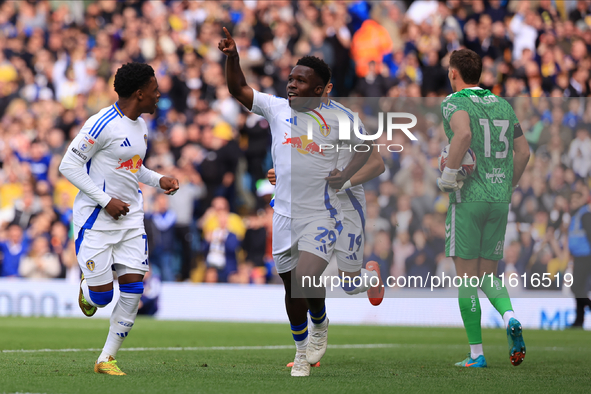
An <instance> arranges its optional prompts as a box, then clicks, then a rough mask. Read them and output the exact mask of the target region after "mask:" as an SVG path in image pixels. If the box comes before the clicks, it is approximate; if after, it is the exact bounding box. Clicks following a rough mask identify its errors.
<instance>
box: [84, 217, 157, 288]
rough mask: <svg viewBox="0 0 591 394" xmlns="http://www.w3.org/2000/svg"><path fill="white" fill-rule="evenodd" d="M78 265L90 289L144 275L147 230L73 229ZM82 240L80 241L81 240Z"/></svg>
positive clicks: (146, 266) (146, 256) (145, 270)
mask: <svg viewBox="0 0 591 394" xmlns="http://www.w3.org/2000/svg"><path fill="white" fill-rule="evenodd" d="M74 231H75V233H74V234H75V235H76V237H77V238H76V244H77V254H76V257H77V259H78V265H79V266H80V269H81V270H82V273H83V274H84V277H85V278H86V281H87V283H88V285H89V286H101V285H106V284H107V283H111V282H113V268H114V269H115V271H116V272H117V275H119V276H121V275H125V274H131V273H137V274H142V275H143V274H144V273H146V272H147V271H148V270H149V266H148V237H147V236H146V231H145V230H144V228H143V227H142V228H133V229H128V230H114V231H97V230H92V229H90V230H88V229H86V230H84V232H83V234H81V235H80V228H79V227H78V226H74ZM80 238H81V239H80Z"/></svg>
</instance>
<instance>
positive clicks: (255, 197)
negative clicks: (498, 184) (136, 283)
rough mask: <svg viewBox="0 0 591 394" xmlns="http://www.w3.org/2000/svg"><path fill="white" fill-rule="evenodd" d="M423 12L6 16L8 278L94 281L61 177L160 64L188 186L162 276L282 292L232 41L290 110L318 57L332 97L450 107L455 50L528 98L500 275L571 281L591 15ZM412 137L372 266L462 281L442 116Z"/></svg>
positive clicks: (259, 135) (517, 5)
mask: <svg viewBox="0 0 591 394" xmlns="http://www.w3.org/2000/svg"><path fill="white" fill-rule="evenodd" d="M410 3H411V2H404V1H380V2H369V1H346V2H345V1H286V0H284V1H273V2H270V1H128V2H120V1H100V2H93V3H87V2H82V1H68V2H60V1H51V2H50V1H36V2H33V1H19V2H15V1H2V2H0V248H1V249H0V250H1V254H2V257H1V258H0V276H5V277H6V276H8V277H10V276H21V277H28V278H55V277H62V278H63V277H65V278H68V279H71V280H73V281H76V282H77V281H78V280H79V270H78V267H77V263H76V256H75V253H74V242H73V234H72V230H71V219H72V205H73V201H74V197H75V195H76V193H77V190H76V188H75V187H74V186H72V185H71V184H70V183H69V182H68V181H67V180H66V179H65V178H64V177H63V176H62V175H61V174H59V171H58V170H57V166H58V163H59V162H60V159H61V156H62V155H63V153H64V151H65V149H66V148H67V146H68V143H69V141H70V140H71V139H72V138H73V137H74V136H75V135H76V134H77V133H78V132H79V130H80V128H81V127H82V125H83V124H84V122H85V121H86V119H87V118H88V117H89V116H91V115H93V114H95V113H96V112H98V111H99V110H100V109H101V108H104V107H106V106H108V105H111V104H112V103H113V102H115V101H116V98H117V96H116V94H115V92H114V91H113V88H112V86H113V76H114V74H115V71H116V70H117V68H118V67H119V66H120V65H121V64H123V63H126V62H130V61H138V62H147V63H149V64H151V65H152V66H153V67H154V69H155V71H156V76H157V78H158V83H159V86H160V92H161V94H162V96H161V98H160V101H159V104H158V110H157V112H156V113H155V115H153V116H146V117H145V119H146V121H147V122H148V125H149V128H150V135H149V151H148V155H147V157H146V160H145V165H146V166H147V167H148V168H151V169H153V170H156V171H159V172H161V173H165V174H169V175H173V176H175V177H177V178H178V179H179V181H180V184H181V187H180V190H179V192H178V193H177V194H176V195H174V196H171V197H168V196H165V195H164V194H162V193H159V192H158V191H156V190H154V189H151V188H145V189H144V190H143V193H144V199H145V211H146V230H147V232H148V236H149V245H150V261H151V265H152V267H153V269H154V271H155V272H156V273H157V274H158V275H159V276H160V277H161V278H162V280H164V281H173V280H192V281H207V282H235V283H271V282H275V281H276V280H277V278H276V275H274V273H273V269H272V267H273V264H272V257H271V252H270V251H271V246H270V242H271V239H270V236H271V231H270V230H271V216H272V208H271V207H270V206H269V201H270V198H271V195H272V193H273V188H272V186H271V185H270V184H269V183H268V181H267V180H266V171H267V170H268V169H269V168H270V167H271V165H272V163H271V159H270V154H269V147H270V134H269V127H268V123H267V122H266V121H265V120H264V119H263V118H261V117H259V116H257V115H254V114H250V113H249V112H248V111H246V109H245V108H243V107H242V106H241V105H240V104H238V103H237V102H236V101H235V100H234V99H233V98H232V97H231V96H230V94H229V92H228V88H227V87H226V85H225V79H224V60H225V57H224V56H223V54H222V53H221V52H220V51H219V50H218V49H217V44H218V42H219V40H220V39H221V38H222V26H225V27H227V28H228V29H229V31H231V32H232V34H233V36H234V38H235V40H236V43H237V45H238V50H239V53H240V61H241V66H242V67H243V69H244V71H245V74H246V77H247V80H248V83H249V84H250V85H251V86H253V87H255V88H256V89H258V90H260V91H263V92H266V93H270V94H274V95H277V96H281V97H285V94H286V93H285V86H286V83H287V76H288V75H289V72H290V70H291V67H292V66H293V65H294V64H295V62H296V60H297V59H298V58H299V57H301V56H303V55H308V54H311V55H315V56H318V57H321V58H323V59H324V60H325V61H326V62H327V63H328V64H329V66H330V67H331V68H332V72H333V78H332V82H333V84H334V88H333V91H332V96H334V97H351V96H358V97H368V98H370V97H375V98H379V97H386V98H391V99H390V100H392V101H391V102H396V100H404V98H408V97H416V98H419V97H425V99H423V100H424V101H422V103H424V104H425V105H426V106H428V105H429V103H430V102H429V101H428V100H429V99H431V100H437V97H445V95H447V94H449V93H451V88H450V86H449V83H448V81H447V61H448V58H449V54H450V53H451V52H452V51H453V50H455V49H458V48H461V47H467V48H469V49H472V50H474V51H476V52H477V53H478V54H480V55H481V56H482V57H483V65H484V69H483V73H482V79H481V86H482V87H484V88H487V89H490V90H491V91H492V92H493V93H495V94H497V95H499V96H501V97H507V98H514V100H515V101H514V107H515V108H516V113H517V115H518V117H519V119H520V121H521V123H522V127H523V130H524V133H525V135H526V137H527V140H528V141H529V143H530V146H531V149H532V152H533V154H532V158H531V160H530V163H529V165H528V168H527V170H526V172H525V174H524V176H523V179H522V181H521V182H520V185H519V187H518V188H517V189H516V191H515V193H514V194H513V200H512V204H511V213H510V218H509V222H510V223H509V230H508V232H507V240H506V242H505V258H504V260H503V261H504V264H501V267H500V269H501V270H503V271H505V272H517V273H523V272H530V273H533V272H549V273H556V272H564V271H565V270H566V269H568V263H569V255H568V247H567V242H566V238H567V229H568V223H569V221H570V214H571V212H570V209H569V204H570V198H571V194H572V192H573V191H578V192H580V193H583V197H584V198H585V199H587V200H588V199H589V185H590V179H591V138H590V130H591V100H588V99H586V98H587V97H589V96H590V94H591V86H590V83H589V80H590V78H589V73H590V72H591V56H590V51H591V1H589V0H584V1H570V2H569V1H560V2H554V1H550V0H541V1H538V2H534V1H531V2H530V1H509V2H507V1H500V0H489V1H478V0H476V1H461V0H448V1H416V2H414V3H412V4H410ZM557 3H558V5H557ZM435 102H436V101H435ZM439 102H440V101H439ZM431 103H433V101H431ZM367 118H368V119H367V121H368V122H370V123H371V119H370V116H368V117H367ZM413 132H416V134H417V136H419V141H418V142H416V143H412V144H411V142H410V141H409V140H408V139H404V138H406V137H404V136H402V137H400V136H395V138H402V139H399V140H396V141H393V142H394V143H397V142H399V143H401V144H402V145H403V146H404V150H403V151H402V152H400V153H390V152H388V151H387V150H382V151H381V154H382V157H383V159H384V162H385V163H386V171H385V173H384V174H382V175H381V176H380V177H379V178H378V179H375V180H374V181H372V182H369V183H368V184H367V185H366V195H367V222H366V240H367V241H366V256H367V260H375V261H378V262H379V263H380V265H381V267H382V274H383V275H395V276H400V275H421V276H426V275H427V273H431V274H434V273H436V272H439V271H442V270H444V271H446V272H451V271H452V270H453V268H452V267H453V264H452V262H451V260H450V259H447V258H445V253H444V240H445V225H444V222H445V213H446V210H447V196H445V195H444V194H442V193H440V192H439V190H438V189H437V187H436V185H435V179H436V177H437V176H438V172H437V171H438V170H437V157H438V156H439V152H440V151H441V148H442V147H443V146H445V145H446V144H447V141H446V138H445V135H444V134H443V131H442V124H441V115H440V113H439V109H438V106H436V110H434V111H433V112H432V114H431V115H430V116H425V117H424V119H422V120H421V122H420V125H419V127H417V128H415V129H413Z"/></svg>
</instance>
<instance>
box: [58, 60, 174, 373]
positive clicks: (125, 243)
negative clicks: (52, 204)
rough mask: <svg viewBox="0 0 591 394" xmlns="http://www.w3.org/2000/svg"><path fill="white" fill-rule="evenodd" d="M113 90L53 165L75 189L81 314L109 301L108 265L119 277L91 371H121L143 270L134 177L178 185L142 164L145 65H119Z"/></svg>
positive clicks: (154, 98)
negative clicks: (106, 328) (109, 100)
mask: <svg viewBox="0 0 591 394" xmlns="http://www.w3.org/2000/svg"><path fill="white" fill-rule="evenodd" d="M115 91H116V92H117V94H118V96H119V100H118V101H117V102H116V103H115V104H113V105H112V106H110V107H107V108H104V109H102V110H101V111H99V113H98V114H96V115H93V116H91V117H90V118H89V119H88V120H87V121H86V123H85V124H84V126H83V127H82V129H81V130H80V133H79V134H78V135H77V136H76V138H74V140H73V141H72V143H71V144H70V146H69V147H68V150H67V151H66V154H65V155H64V158H63V159H62V162H61V164H60V167H59V169H60V172H61V173H62V174H63V175H64V176H65V177H66V178H67V179H68V180H69V181H70V182H72V184H73V185H74V186H76V187H77V188H78V189H79V190H80V191H79V193H78V194H77V195H76V199H75V201H74V228H75V236H76V241H75V245H76V256H77V260H78V264H79V265H80V268H81V270H82V273H83V279H82V281H81V282H80V294H79V296H78V304H79V306H80V309H81V310H82V313H84V315H86V316H88V317H90V316H92V315H94V314H95V313H96V310H97V308H103V307H105V306H106V305H107V304H109V303H110V302H111V301H112V299H113V273H112V268H111V267H112V266H113V267H114V268H115V271H116V272H117V275H118V281H119V290H120V296H119V300H118V301H117V304H116V305H115V308H114V309H113V313H112V315H111V323H110V328H109V334H108V336H107V341H106V343H105V346H104V347H103V351H102V353H101V354H100V356H99V358H98V360H97V362H96V363H95V366H94V371H95V372H98V373H104V374H108V375H125V373H123V372H122V371H121V370H120V369H119V367H118V366H117V361H115V357H116V355H117V351H118V350H119V348H120V347H121V344H122V343H123V340H124V339H125V337H127V335H128V334H129V331H130V330H131V328H132V327H133V325H134V322H135V317H136V315H137V310H138V304H139V301H140V298H141V296H142V293H143V289H144V285H143V282H142V280H143V277H144V274H145V273H146V272H147V271H148V239H147V236H146V231H145V230H144V211H143V198H142V194H141V191H140V189H139V182H142V183H145V184H147V185H150V186H153V187H159V188H161V189H163V190H165V192H164V193H166V194H173V193H175V192H176V190H178V188H179V183H178V180H176V179H174V178H171V177H165V176H162V175H160V174H158V173H156V172H154V171H151V170H148V169H147V168H146V167H144V165H143V164H142V163H143V161H144V157H145V155H146V148H147V144H148V128H147V127H146V123H145V121H144V120H143V119H142V118H141V117H140V115H141V114H143V113H150V114H153V113H154V111H155V109H156V104H157V103H158V98H159V97H160V93H159V92H158V82H157V81H156V77H155V75H154V70H153V69H152V67H151V66H149V65H147V64H141V63H127V64H125V65H123V66H121V68H119V69H118V70H117V74H116V75H115Z"/></svg>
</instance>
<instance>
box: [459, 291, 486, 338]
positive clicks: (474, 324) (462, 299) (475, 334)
mask: <svg viewBox="0 0 591 394" xmlns="http://www.w3.org/2000/svg"><path fill="white" fill-rule="evenodd" d="M458 301H459V304H460V313H461V314H462V320H463V321H464V327H465V328H466V334H467V335H468V342H469V343H470V345H477V344H481V343H482V329H481V327H480V316H481V314H482V312H481V310H480V300H479V299H478V287H476V286H471V285H470V280H469V279H468V280H466V281H465V282H464V283H463V284H462V286H460V287H459V288H458Z"/></svg>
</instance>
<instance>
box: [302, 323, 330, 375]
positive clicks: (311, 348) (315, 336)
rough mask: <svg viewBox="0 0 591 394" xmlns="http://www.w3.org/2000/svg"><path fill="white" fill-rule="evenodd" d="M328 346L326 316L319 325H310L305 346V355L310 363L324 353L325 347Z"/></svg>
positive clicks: (314, 362) (316, 360) (315, 361)
mask: <svg viewBox="0 0 591 394" xmlns="http://www.w3.org/2000/svg"><path fill="white" fill-rule="evenodd" d="M327 346H328V318H326V319H325V320H324V322H322V324H321V325H320V327H318V326H317V325H316V324H312V327H310V336H309V340H308V346H307V347H306V357H307V358H308V362H309V363H310V364H316V363H317V362H318V361H320V359H321V358H322V356H324V353H326V347H327Z"/></svg>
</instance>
